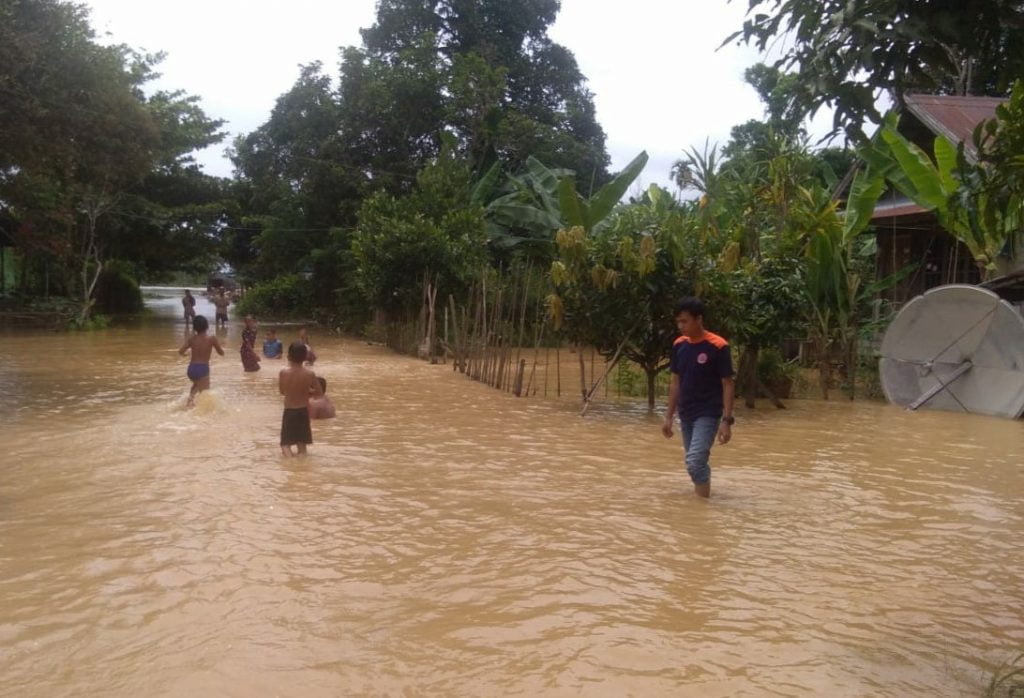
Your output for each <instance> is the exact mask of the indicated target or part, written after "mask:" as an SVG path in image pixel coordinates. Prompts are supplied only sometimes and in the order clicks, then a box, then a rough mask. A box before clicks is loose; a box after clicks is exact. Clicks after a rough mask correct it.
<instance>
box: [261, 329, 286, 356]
mask: <svg viewBox="0 0 1024 698" xmlns="http://www.w3.org/2000/svg"><path fill="white" fill-rule="evenodd" d="M283 355H284V347H283V346H282V345H281V340H280V339H278V338H277V330H274V329H270V330H267V338H266V339H264V340H263V356H264V357H265V358H268V359H280V358H282V356H283Z"/></svg>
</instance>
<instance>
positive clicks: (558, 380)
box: [555, 339, 562, 397]
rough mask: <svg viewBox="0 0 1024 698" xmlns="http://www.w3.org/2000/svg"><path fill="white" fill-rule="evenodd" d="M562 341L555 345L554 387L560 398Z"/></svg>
mask: <svg viewBox="0 0 1024 698" xmlns="http://www.w3.org/2000/svg"><path fill="white" fill-rule="evenodd" d="M561 350H562V340H561V339H559V340H558V344H556V345H555V386H556V389H557V390H558V397H562V357H561V354H562V351H561Z"/></svg>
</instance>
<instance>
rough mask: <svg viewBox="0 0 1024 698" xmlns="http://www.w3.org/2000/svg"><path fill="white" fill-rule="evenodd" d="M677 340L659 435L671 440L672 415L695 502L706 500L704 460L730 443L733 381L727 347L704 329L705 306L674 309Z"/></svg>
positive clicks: (692, 302) (689, 302)
mask: <svg viewBox="0 0 1024 698" xmlns="http://www.w3.org/2000/svg"><path fill="white" fill-rule="evenodd" d="M673 314H674V315H675V318H676V327H678V328H679V332H680V333H681V336H680V337H679V338H678V339H676V341H675V344H673V346H672V361H671V364H670V366H671V369H672V382H671V384H670V385H669V391H668V411H667V412H666V413H665V423H664V424H663V425H662V426H661V433H662V434H664V435H665V438H672V419H673V417H674V415H675V414H676V412H677V410H678V413H679V427H680V430H681V431H682V432H683V448H684V449H685V451H686V470H687V472H689V473H690V479H691V480H693V488H694V491H695V492H696V493H697V496H699V497H709V496H711V466H710V465H708V458H709V457H710V456H711V447H712V446H713V445H714V443H715V435H716V434H717V435H718V443H720V444H727V443H729V439H731V438H732V425H733V423H734V422H735V421H736V419H735V418H734V417H733V416H732V408H733V402H734V398H735V396H736V384H735V383H734V382H733V377H732V376H733V373H732V355H731V354H730V352H729V343H728V342H727V341H725V340H724V339H722V338H721V337H719V336H718V335H717V334H713V333H711V332H708V331H707V330H705V329H704V303H702V302H701V301H700V299H698V298H683V299H682V300H680V301H679V302H678V303H676V307H675V310H674V313H673Z"/></svg>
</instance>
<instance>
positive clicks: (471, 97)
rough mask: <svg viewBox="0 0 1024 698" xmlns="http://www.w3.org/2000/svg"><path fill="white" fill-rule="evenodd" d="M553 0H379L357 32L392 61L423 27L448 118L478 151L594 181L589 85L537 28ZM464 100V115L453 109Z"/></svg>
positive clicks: (602, 158) (594, 128)
mask: <svg viewBox="0 0 1024 698" xmlns="http://www.w3.org/2000/svg"><path fill="white" fill-rule="evenodd" d="M559 6H560V3H559V2H558V0H382V2H380V3H378V7H377V22H376V23H375V24H374V25H373V26H372V27H370V28H368V29H365V30H363V41H364V44H365V50H366V52H367V54H368V55H370V56H374V57H377V58H381V59H384V60H387V61H388V62H390V63H398V64H399V65H400V64H401V61H402V55H403V52H405V51H407V50H408V49H409V48H411V47H414V46H417V45H419V44H421V43H422V42H423V40H424V37H425V36H430V37H433V42H434V45H435V50H436V52H437V56H438V61H439V64H440V65H441V66H444V67H445V69H448V70H450V71H451V75H452V77H453V78H454V79H453V80H452V81H451V82H450V87H451V88H453V89H452V90H451V95H452V98H451V103H450V104H449V113H448V114H447V117H448V120H449V123H452V124H455V125H457V126H458V127H459V131H460V135H461V136H462V137H463V138H464V139H465V143H466V145H468V146H469V147H470V152H471V154H472V155H474V156H475V157H476V158H478V160H479V161H482V160H484V159H486V158H487V157H488V156H489V155H497V156H499V157H501V159H502V160H503V161H504V162H505V163H506V164H508V165H510V166H511V167H512V168H513V169H514V168H516V167H517V166H519V165H521V164H522V163H524V162H525V160H526V158H527V157H528V156H530V155H532V156H534V157H536V158H538V159H539V160H541V161H542V162H545V163H547V164H549V165H551V166H554V167H566V168H569V169H572V170H575V171H576V172H577V173H578V174H579V176H580V178H581V179H584V180H587V181H590V180H591V179H593V180H594V181H596V182H597V184H598V185H599V184H601V183H603V181H604V179H605V177H606V174H607V173H606V169H607V166H608V162H609V160H608V155H607V153H606V151H605V143H604V139H605V136H604V131H603V130H602V129H601V127H600V126H599V125H598V123H597V119H596V115H595V109H594V103H593V95H592V94H591V93H590V91H589V90H588V89H587V88H586V85H585V79H584V77H583V74H582V73H581V72H580V69H579V66H578V65H577V63H576V59H575V57H574V56H573V55H572V53H571V52H570V51H569V50H568V49H566V48H565V47H564V46H562V45H560V44H558V43H556V42H554V41H552V40H551V38H550V37H549V36H548V34H547V31H548V28H549V27H550V26H551V24H552V23H553V22H554V21H555V17H556V16H557V14H558V10H559ZM467 104H472V105H473V107H474V109H472V110H470V114H471V116H472V118H470V119H465V118H460V116H464V110H465V107H466V105H467ZM440 126H441V124H438V127H440ZM474 146H475V147H474ZM479 161H478V163H477V164H478V165H480V164H481V163H480V162H479Z"/></svg>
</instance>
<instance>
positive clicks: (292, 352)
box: [288, 342, 306, 364]
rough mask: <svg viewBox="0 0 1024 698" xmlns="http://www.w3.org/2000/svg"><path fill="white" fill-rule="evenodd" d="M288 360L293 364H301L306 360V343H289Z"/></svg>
mask: <svg viewBox="0 0 1024 698" xmlns="http://www.w3.org/2000/svg"><path fill="white" fill-rule="evenodd" d="M288 360H289V361H291V362H292V363H293V364H301V363H302V362H303V361H305V360H306V345H305V344H303V343H302V342H292V343H291V344H289V345H288Z"/></svg>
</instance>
